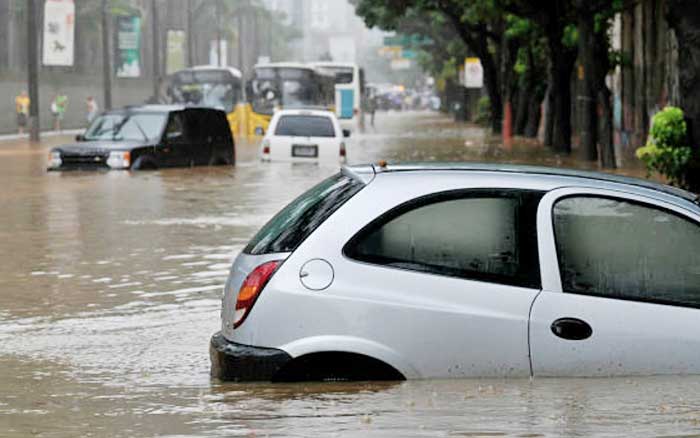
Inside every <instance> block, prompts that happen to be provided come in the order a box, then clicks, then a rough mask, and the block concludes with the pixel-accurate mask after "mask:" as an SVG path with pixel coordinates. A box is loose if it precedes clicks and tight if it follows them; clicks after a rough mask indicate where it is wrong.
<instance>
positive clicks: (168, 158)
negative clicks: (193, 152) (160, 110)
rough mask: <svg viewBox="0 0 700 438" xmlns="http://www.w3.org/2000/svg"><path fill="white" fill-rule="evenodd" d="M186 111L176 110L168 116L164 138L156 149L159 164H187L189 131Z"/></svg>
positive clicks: (164, 165) (188, 162) (169, 165)
mask: <svg viewBox="0 0 700 438" xmlns="http://www.w3.org/2000/svg"><path fill="white" fill-rule="evenodd" d="M187 125H188V124H187V119H186V118H185V112H184V111H174V112H171V113H170V116H169V117H168V123H167V125H166V126H165V131H164V133H163V140H162V141H161V144H160V145H159V146H158V148H157V150H156V157H157V160H158V165H159V166H163V167H166V166H167V167H171V166H187V165H189V164H190V161H189V157H188V144H189V132H188V126H187Z"/></svg>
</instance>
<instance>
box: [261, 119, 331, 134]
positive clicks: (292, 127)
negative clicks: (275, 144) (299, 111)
mask: <svg viewBox="0 0 700 438" xmlns="http://www.w3.org/2000/svg"><path fill="white" fill-rule="evenodd" d="M275 135H284V136H296V137H335V129H334V128H333V121H331V119H330V117H326V116H282V117H280V119H279V121H278V122H277V127H276V128H275Z"/></svg>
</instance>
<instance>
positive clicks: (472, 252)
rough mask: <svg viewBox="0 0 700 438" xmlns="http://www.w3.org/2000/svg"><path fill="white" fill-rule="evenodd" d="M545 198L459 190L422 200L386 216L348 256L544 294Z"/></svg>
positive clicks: (361, 237) (352, 245)
mask: <svg viewBox="0 0 700 438" xmlns="http://www.w3.org/2000/svg"><path fill="white" fill-rule="evenodd" d="M540 198H541V194H540V193H539V192H529V191H491V190H489V191H469V192H464V191H458V192H448V193H442V194H438V195H433V196H429V197H426V198H422V199H418V200H415V201H412V202H409V203H407V204H404V205H402V206H399V207H398V208H396V209H394V210H392V211H390V212H389V213H387V214H385V215H383V216H382V217H380V218H379V219H377V220H376V221H375V222H373V223H372V224H370V225H369V226H367V227H365V229H363V230H362V231H360V233H358V234H357V235H356V236H355V237H353V239H351V240H350V242H348V244H347V245H346V246H345V249H344V252H345V255H346V256H348V257H350V258H352V259H355V260H359V261H364V262H368V263H373V264H379V265H384V266H390V267H396V268H402V269H409V270H415V271H422V272H429V273H433V274H439V275H448V276H454V277H461V278H466V279H472V280H479V281H488V282H493V283H499V284H508V285H515V286H522V287H531V288H539V287H540V273H539V258H538V254H537V231H536V218H535V217H536V211H537V203H538V202H539V199H540Z"/></svg>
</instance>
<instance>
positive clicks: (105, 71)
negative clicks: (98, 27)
mask: <svg viewBox="0 0 700 438" xmlns="http://www.w3.org/2000/svg"><path fill="white" fill-rule="evenodd" d="M109 21H110V10H109V2H108V0H102V86H103V88H104V107H105V109H112V56H111V55H112V52H111V51H110V50H109V48H110V43H111V41H110V38H109V35H110V31H109V30H110V29H109Z"/></svg>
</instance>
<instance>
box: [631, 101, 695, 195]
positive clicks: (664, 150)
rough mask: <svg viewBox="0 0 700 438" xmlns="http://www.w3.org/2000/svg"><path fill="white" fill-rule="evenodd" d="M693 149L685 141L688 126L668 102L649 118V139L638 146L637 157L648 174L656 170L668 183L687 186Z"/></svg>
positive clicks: (681, 113) (678, 111)
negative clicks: (650, 121) (644, 143)
mask: <svg viewBox="0 0 700 438" xmlns="http://www.w3.org/2000/svg"><path fill="white" fill-rule="evenodd" d="M692 154H693V152H692V149H691V148H690V147H689V146H688V145H687V126H686V123H685V119H684V118H683V111H682V110H681V109H680V108H676V107H672V106H667V107H666V108H664V109H663V110H662V111H660V112H659V113H657V114H656V115H655V116H654V118H653V119H652V127H651V132H650V133H649V140H648V141H647V144H646V145H645V146H644V147H641V148H639V149H637V152H636V155H637V158H639V159H640V160H642V162H644V164H645V165H646V168H647V171H648V172H649V173H650V174H651V173H652V172H654V171H656V172H659V173H660V174H661V175H663V176H664V177H665V178H666V179H668V181H669V183H671V184H673V185H676V186H679V187H686V186H687V175H688V167H689V163H690V160H691V158H692Z"/></svg>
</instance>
